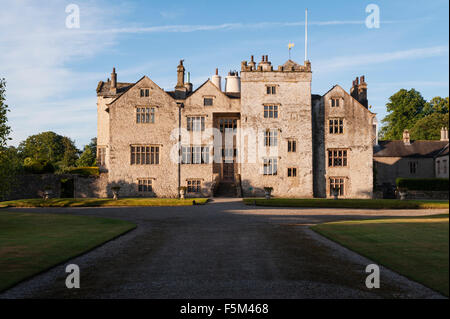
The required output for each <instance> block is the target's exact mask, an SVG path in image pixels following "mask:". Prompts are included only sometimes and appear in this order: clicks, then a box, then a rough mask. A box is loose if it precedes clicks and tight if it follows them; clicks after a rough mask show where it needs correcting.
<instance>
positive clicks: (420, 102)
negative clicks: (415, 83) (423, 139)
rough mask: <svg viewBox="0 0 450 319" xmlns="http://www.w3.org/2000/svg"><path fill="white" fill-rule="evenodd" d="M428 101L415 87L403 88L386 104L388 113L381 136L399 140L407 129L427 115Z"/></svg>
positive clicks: (383, 121)
mask: <svg viewBox="0 0 450 319" xmlns="http://www.w3.org/2000/svg"><path fill="white" fill-rule="evenodd" d="M425 106H426V101H425V99H424V98H423V97H422V95H421V94H420V93H419V92H418V91H416V90H415V89H411V90H409V91H408V90H405V89H401V90H400V91H398V92H397V93H395V94H394V95H392V96H391V97H390V98H389V103H387V104H386V108H387V111H388V115H386V117H385V118H384V119H383V120H382V121H381V122H382V123H385V126H383V127H382V128H381V131H380V137H381V139H386V140H399V139H401V138H402V135H403V131H404V130H405V129H411V128H412V127H413V126H414V124H416V122H417V121H418V120H420V119H421V118H422V117H424V116H425V114H424V108H425Z"/></svg>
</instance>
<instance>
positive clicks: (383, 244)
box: [312, 214, 449, 296]
mask: <svg viewBox="0 0 450 319" xmlns="http://www.w3.org/2000/svg"><path fill="white" fill-rule="evenodd" d="M312 229H313V230H315V231H317V232H318V233H320V234H322V235H324V236H326V237H328V238H330V239H332V240H334V241H336V242H338V243H340V244H342V245H343V246H345V247H347V248H349V249H351V250H354V251H356V252H357V253H359V254H361V255H363V256H366V257H368V258H370V259H372V260H373V261H375V262H376V263H379V264H381V265H384V266H386V267H388V268H390V269H392V270H394V271H396V272H398V273H400V274H402V275H404V276H406V277H408V278H411V279H413V280H415V281H418V282H420V283H422V284H424V285H426V286H428V287H430V288H432V289H434V290H436V291H439V292H441V293H443V294H445V295H446V296H448V295H449V290H448V286H449V282H448V281H449V278H448V267H449V259H448V258H449V255H448V248H449V247H448V246H449V236H448V235H449V223H448V214H446V215H434V216H426V217H407V218H390V219H375V220H364V221H343V222H333V223H326V224H321V225H316V226H313V227H312ZM382 284H383V274H381V285H382Z"/></svg>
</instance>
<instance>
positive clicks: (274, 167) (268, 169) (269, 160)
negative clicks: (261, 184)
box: [261, 156, 279, 176]
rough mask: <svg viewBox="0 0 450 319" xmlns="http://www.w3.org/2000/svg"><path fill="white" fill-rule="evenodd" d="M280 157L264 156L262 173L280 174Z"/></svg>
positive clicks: (268, 174) (266, 174) (269, 174)
mask: <svg viewBox="0 0 450 319" xmlns="http://www.w3.org/2000/svg"><path fill="white" fill-rule="evenodd" d="M278 160H279V157H271V156H269V157H263V158H262V162H263V165H262V171H261V173H262V175H263V176H277V175H278V166H279V161H278Z"/></svg>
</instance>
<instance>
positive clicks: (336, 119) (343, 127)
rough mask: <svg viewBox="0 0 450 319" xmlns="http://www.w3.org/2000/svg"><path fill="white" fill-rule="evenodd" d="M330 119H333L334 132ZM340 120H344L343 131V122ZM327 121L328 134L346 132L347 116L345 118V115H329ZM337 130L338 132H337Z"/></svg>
mask: <svg viewBox="0 0 450 319" xmlns="http://www.w3.org/2000/svg"><path fill="white" fill-rule="evenodd" d="M330 121H333V125H332V127H333V133H330V126H331V124H330ZM335 121H338V122H337V124H336V123H335ZM339 121H342V133H341V132H340V126H341V124H340V123H339ZM325 123H328V125H327V128H328V130H326V131H327V133H328V134H332V135H343V134H345V118H343V117H328V118H327V119H326V121H325ZM335 131H337V132H335Z"/></svg>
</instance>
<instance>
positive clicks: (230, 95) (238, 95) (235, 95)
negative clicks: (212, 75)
mask: <svg viewBox="0 0 450 319" xmlns="http://www.w3.org/2000/svg"><path fill="white" fill-rule="evenodd" d="M208 82H209V83H211V85H213V86H214V87H215V88H216V89H217V92H218V93H221V94H223V95H225V96H226V97H228V98H230V99H240V98H241V93H231V92H223V91H222V90H220V89H219V88H218V87H217V86H216V85H215V84H214V83H212V82H211V80H210V79H208V80H206V81H205V82H203V83H202V85H200V86H199V87H198V88H197V89H195V90H194V91H193V92H191V93H189V94H188V95H187V96H186V99H187V98H189V97H191V96H192V95H194V94H195V93H197V92H198V91H199V90H200V89H201V88H202V87H204V86H205V85H206V84H207V83H208Z"/></svg>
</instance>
